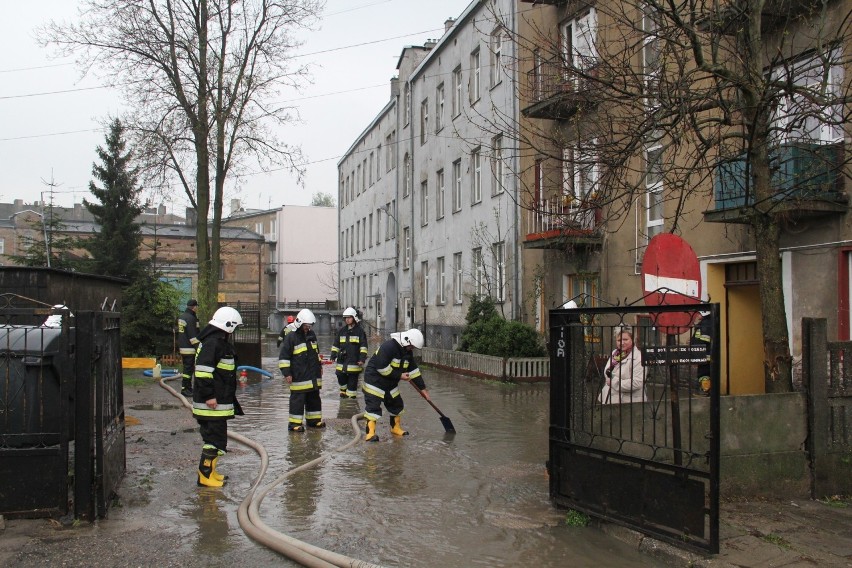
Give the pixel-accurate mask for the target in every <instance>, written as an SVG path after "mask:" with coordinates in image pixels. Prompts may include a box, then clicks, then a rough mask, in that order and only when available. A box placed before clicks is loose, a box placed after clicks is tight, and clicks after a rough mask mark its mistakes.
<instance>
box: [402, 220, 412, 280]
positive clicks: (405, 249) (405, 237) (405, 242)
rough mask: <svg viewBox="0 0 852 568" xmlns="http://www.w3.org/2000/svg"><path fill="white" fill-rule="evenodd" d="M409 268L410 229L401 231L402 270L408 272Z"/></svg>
mask: <svg viewBox="0 0 852 568" xmlns="http://www.w3.org/2000/svg"><path fill="white" fill-rule="evenodd" d="M410 266H411V228H410V227H404V228H403V229H402V268H403V269H405V270H408V269H409V268H410Z"/></svg>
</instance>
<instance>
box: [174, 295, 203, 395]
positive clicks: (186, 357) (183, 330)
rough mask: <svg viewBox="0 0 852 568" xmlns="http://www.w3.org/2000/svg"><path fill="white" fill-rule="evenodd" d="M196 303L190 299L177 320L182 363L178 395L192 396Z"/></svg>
mask: <svg viewBox="0 0 852 568" xmlns="http://www.w3.org/2000/svg"><path fill="white" fill-rule="evenodd" d="M197 310H198V301H197V300H195V299H191V300H189V301H188V302H187V303H186V310H184V312H183V313H182V314H181V315H180V317H179V318H178V349H179V350H180V358H181V360H182V361H183V372H182V373H181V389H180V394H182V395H183V396H185V397H191V396H192V373H193V371H194V370H195V352H196V350H197V349H198V330H199V326H198V317H197V316H196V315H195V312H196V311H197Z"/></svg>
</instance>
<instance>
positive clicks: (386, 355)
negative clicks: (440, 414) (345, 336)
mask: <svg viewBox="0 0 852 568" xmlns="http://www.w3.org/2000/svg"><path fill="white" fill-rule="evenodd" d="M390 336H391V339H388V340H387V341H385V342H384V343H382V344H381V345H380V346H379V348H378V349H377V350H376V353H375V354H374V355H373V356H372V357H370V361H369V362H368V363H367V369H366V371H364V388H363V391H364V418H366V419H367V434H366V436H364V440H365V441H367V442H378V441H379V437H378V436H377V435H376V421H377V420H378V419H379V418H381V417H382V406H381V405H382V403H384V405H385V408H386V409H387V411H388V414H389V415H390V424H391V434H393V435H394V436H406V435H408V432H406V431H405V430H403V429H402V418H401V417H400V415H401V414H402V412H403V410H404V408H405V405H404V403H403V401H402V396H400V393H399V381H414V384H415V385H416V386H417V388H419V389H420V390H421V391H423V395H424V396H425V398H426V400H429V393H428V392H426V384H425V383H424V382H423V377H422V376H421V375H420V369H418V368H417V363H416V362H415V361H414V356H413V354H412V351H413V350H414V348H417V349H422V348H423V334H422V333H420V330H419V329H409V330H408V331H401V332H397V333H391V334H390Z"/></svg>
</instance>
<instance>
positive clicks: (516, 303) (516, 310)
mask: <svg viewBox="0 0 852 568" xmlns="http://www.w3.org/2000/svg"><path fill="white" fill-rule="evenodd" d="M510 14H511V16H510V20H509V22H510V25H511V28H512V35H516V32H517V30H516V29H515V26H516V25H517V24H516V20H515V10H510ZM511 45H512V57H513V58H514V59H513V60H514V61H517V60H518V58H517V56H518V46H517V42H514V41H513V42H511ZM513 81H514V83H515V85H518V84H519V83H518V81H519V71H518V69H517V67H516V68H515V71H514V77H513ZM512 118H513V120H514V122H515V128H517V129H518V132H520V127H521V125H520V119H519V117H518V97H516V96H514V94H513V96H512ZM515 138H520V136H516V137H515ZM519 145H520V144H519V142H518V141H517V140H516V141H515V152H514V158H513V159H512V170H513V171H514V172H520V167H521V166H520V156H518V154H519V153H520V152H518V146H519ZM512 179H513V184H514V193H515V223H514V225H515V226H514V239H515V270H514V275H513V278H514V281H515V282H514V288H515V297H514V298H513V299H512V319H513V320H517V319H518V318H519V317H520V315H521V306H520V302H521V298H522V297H523V296H522V293H521V292H522V290H521V262H522V259H521V254H522V252H521V243H520V229H519V227H520V225H521V224H520V211H521V200H520V190H519V187H518V186H519V185H520V176H519V175H517V173H516V174H515V175H513V176H512Z"/></svg>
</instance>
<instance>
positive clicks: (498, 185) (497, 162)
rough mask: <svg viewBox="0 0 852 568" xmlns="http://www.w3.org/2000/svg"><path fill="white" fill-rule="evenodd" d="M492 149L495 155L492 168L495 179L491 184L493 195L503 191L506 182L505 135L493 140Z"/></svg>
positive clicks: (492, 158) (492, 159)
mask: <svg viewBox="0 0 852 568" xmlns="http://www.w3.org/2000/svg"><path fill="white" fill-rule="evenodd" d="M491 149H492V152H493V155H492V157H491V163H492V165H491V170H492V172H493V173H494V180H493V183H492V184H491V195H497V194H499V193H503V189H504V185H503V184H504V183H505V181H504V180H505V175H506V173H505V171H504V169H503V168H504V162H503V137H502V136H495V137H494V138H493V139H492V140H491Z"/></svg>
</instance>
